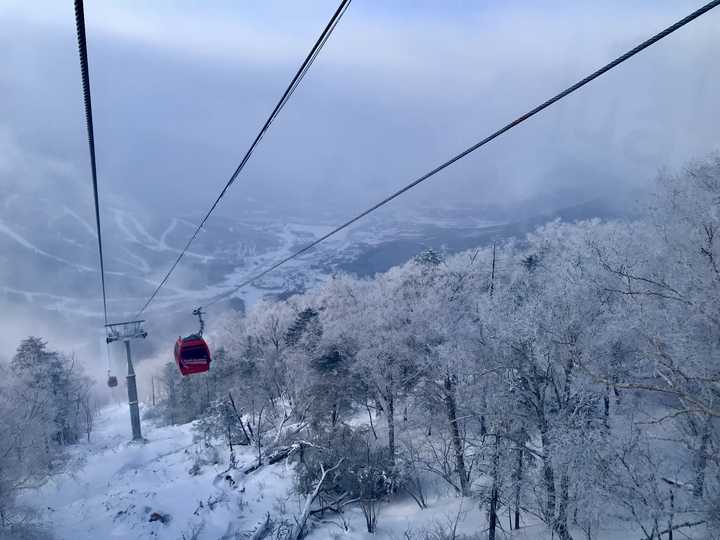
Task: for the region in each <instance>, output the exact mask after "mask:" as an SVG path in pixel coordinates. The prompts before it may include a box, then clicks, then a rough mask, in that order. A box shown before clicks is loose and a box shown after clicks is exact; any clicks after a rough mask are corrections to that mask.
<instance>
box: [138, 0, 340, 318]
mask: <svg viewBox="0 0 720 540" xmlns="http://www.w3.org/2000/svg"><path fill="white" fill-rule="evenodd" d="M350 2H351V0H342V1H341V2H340V5H339V6H338V8H337V9H336V10H335V13H334V14H333V16H332V18H331V19H330V21H329V22H328V24H327V25H326V26H325V29H324V30H323V31H322V33H321V34H320V37H318V39H317V41H316V42H315V44H314V45H313V47H312V49H310V52H309V53H308V55H307V57H306V58H305V60H304V61H303V63H302V64H301V65H300V68H298V70H297V73H295V76H294V77H293V78H292V80H291V81H290V84H289V85H288V87H287V88H286V89H285V92H284V93H283V95H282V97H281V98H280V100H279V101H278V102H277V104H276V105H275V108H274V109H273V111H272V112H271V113H270V116H269V117H268V118H267V120H266V121H265V124H264V125H263V126H262V128H261V129H260V131H259V132H258V134H257V136H256V137H255V140H254V141H253V142H252V144H251V145H250V147H249V148H248V150H247V151H246V153H245V155H244V157H243V158H242V161H241V162H240V164H239V165H238V166H237V168H236V169H235V172H233V174H232V175H231V176H230V179H229V180H228V181H227V183H226V184H225V187H223V189H222V191H221V192H220V195H218V197H217V199H215V202H214V203H213V204H212V206H211V207H210V209H209V210H208V211H207V213H206V214H205V217H203V218H202V221H200V224H199V225H198V226H197V227H196V228H195V231H194V232H193V234H192V235H191V236H190V239H189V240H188V241H187V243H186V244H185V247H184V248H183V249H182V251H181V252H180V254H179V255H178V256H177V258H176V259H175V262H173V264H172V266H170V269H169V270H168V271H167V273H166V274H165V276H164V277H163V279H162V280H161V281H160V283H159V284H158V286H157V287H156V288H155V290H154V291H153V293H152V294H151V295H150V298H148V300H147V302H145V304H144V305H143V307H142V308H140V311H138V313H137V317H139V316H140V315H141V314H142V313H143V311H145V310H146V309H147V307H148V306H149V305H150V304H151V303H152V301H153V300H154V299H155V297H156V296H157V294H158V292H160V289H162V288H163V286H164V285H165V283H167V281H168V279H169V278H170V275H171V274H172V273H173V271H174V270H175V268H176V267H177V265H178V264H179V263H180V261H181V260H182V258H183V257H184V256H185V252H187V250H188V249H189V248H190V245H191V244H192V243H193V242H194V241H195V239H196V238H197V236H198V234H199V233H200V231H201V230H202V228H203V226H204V225H205V222H206V221H207V220H208V218H209V217H210V214H212V213H213V211H214V210H215V208H216V207H217V205H218V204H219V203H220V199H222V198H223V197H224V196H225V193H226V192H227V190H228V189H229V188H230V186H231V185H232V184H233V183H234V182H235V180H236V179H237V177H238V175H239V174H240V172H241V171H242V170H243V168H245V164H246V163H247V162H248V161H249V160H250V156H251V155H252V153H253V151H254V150H255V148H256V147H257V145H258V143H259V142H260V140H261V139H262V138H263V136H264V135H265V133H266V132H267V130H268V128H269V127H270V124H272V123H273V121H274V120H275V118H277V116H278V114H279V113H280V111H281V110H282V108H283V107H284V106H285V104H286V103H287V102H288V100H289V99H290V97H291V96H292V95H293V93H294V92H295V90H296V89H297V87H298V86H299V85H300V82H301V81H302V79H303V78H304V77H305V74H306V73H307V72H308V70H309V69H310V66H312V64H313V62H314V61H315V59H316V58H317V56H318V54H319V53H320V51H321V50H322V48H323V47H324V46H325V43H326V42H327V40H328V38H329V37H330V35H331V34H332V32H333V30H334V29H335V27H336V26H337V24H338V22H339V21H340V19H341V18H342V16H343V14H344V13H345V11H346V10H347V8H348V6H349V5H350Z"/></svg>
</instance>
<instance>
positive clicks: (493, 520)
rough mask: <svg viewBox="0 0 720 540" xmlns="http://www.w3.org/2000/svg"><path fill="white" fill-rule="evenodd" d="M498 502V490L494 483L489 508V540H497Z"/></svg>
mask: <svg viewBox="0 0 720 540" xmlns="http://www.w3.org/2000/svg"><path fill="white" fill-rule="evenodd" d="M497 502H498V490H497V487H496V486H495V485H494V484H493V487H492V492H491V493H490V510H489V514H490V515H489V516H488V518H489V521H490V525H489V527H488V540H495V529H496V528H497Z"/></svg>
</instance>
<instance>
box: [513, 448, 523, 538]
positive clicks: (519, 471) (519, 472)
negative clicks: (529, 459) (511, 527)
mask: <svg viewBox="0 0 720 540" xmlns="http://www.w3.org/2000/svg"><path fill="white" fill-rule="evenodd" d="M517 453H518V456H517V461H516V462H515V530H518V529H519V528H520V492H521V489H520V488H521V486H522V477H523V448H522V447H519V448H518V450H517Z"/></svg>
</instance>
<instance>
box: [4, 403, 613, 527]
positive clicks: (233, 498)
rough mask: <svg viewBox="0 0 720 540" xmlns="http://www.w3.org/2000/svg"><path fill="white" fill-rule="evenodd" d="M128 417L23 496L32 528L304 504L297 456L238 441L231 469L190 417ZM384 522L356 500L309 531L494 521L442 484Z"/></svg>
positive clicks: (275, 514)
mask: <svg viewBox="0 0 720 540" xmlns="http://www.w3.org/2000/svg"><path fill="white" fill-rule="evenodd" d="M128 424H129V420H128V411H127V406H126V405H113V406H110V407H107V408H105V409H104V410H103V411H101V414H100V416H99V417H98V418H97V427H96V429H95V431H94V432H93V435H92V440H91V442H89V443H82V444H80V445H78V446H77V447H75V448H73V449H72V450H71V451H72V458H71V460H70V462H69V463H68V464H67V466H66V470H65V472H63V473H62V474H60V475H58V476H56V477H53V478H52V479H50V480H49V481H48V482H47V484H45V485H44V486H43V487H42V488H40V489H39V490H33V491H30V492H27V493H26V494H25V495H24V496H23V497H22V498H21V500H20V503H21V504H24V505H27V507H28V508H30V509H32V510H33V513H34V514H35V516H36V517H37V518H38V519H39V520H40V521H41V522H43V523H44V529H34V530H33V531H34V532H32V533H30V535H31V537H33V536H36V537H38V538H40V537H44V535H47V538H52V540H97V539H100V538H102V539H105V538H107V539H116V540H136V539H157V540H175V539H182V540H185V539H187V540H190V539H195V540H219V539H227V540H230V539H246V538H261V537H263V536H261V535H262V531H263V530H264V529H265V527H264V526H265V523H266V521H267V517H268V515H269V516H270V518H271V522H273V523H275V525H276V526H277V524H278V523H281V522H285V523H286V524H287V525H288V527H289V526H290V525H291V524H292V523H294V516H297V515H299V514H300V512H301V509H302V504H303V503H304V497H302V496H300V495H298V494H296V492H295V490H294V489H293V485H294V477H293V470H292V466H289V465H287V464H286V463H284V462H281V463H278V464H275V465H264V466H263V467H261V468H259V469H258V470H255V471H253V472H251V473H249V474H244V473H243V472H242V471H243V470H244V469H245V468H247V467H248V466H251V465H253V464H254V463H255V460H256V455H255V453H254V451H253V449H252V448H249V447H240V451H239V452H237V453H236V458H237V460H238V464H237V468H236V469H234V470H228V467H227V463H228V461H229V456H228V452H227V450H223V449H222V448H220V449H219V450H208V449H207V448H206V447H204V445H203V444H202V442H200V441H197V440H195V439H196V437H194V433H193V425H192V424H184V425H178V426H165V427H160V426H158V425H156V424H155V423H153V422H150V421H146V422H144V430H145V431H144V436H145V438H146V442H145V443H144V444H133V443H129V442H128V439H129V425H128ZM194 468H195V469H194ZM379 523H380V524H379V526H378V530H377V532H376V533H375V534H369V533H367V532H365V530H364V528H365V525H364V520H363V516H362V513H361V512H360V510H359V509H358V508H349V509H348V510H347V511H346V512H345V515H344V516H342V517H337V516H335V515H334V514H332V513H330V512H328V513H327V514H326V515H324V516H322V517H318V519H316V520H314V521H313V522H312V524H311V530H310V534H309V535H308V536H307V538H308V539H310V540H322V539H328V538H336V539H340V538H343V539H347V540H369V539H377V540H403V539H415V538H431V539H435V538H441V537H440V536H432V535H433V534H441V533H440V531H447V530H450V529H452V528H456V532H457V533H458V535H466V536H465V537H467V538H470V537H471V538H475V537H478V538H479V537H480V535H479V533H480V532H481V531H482V530H484V529H486V528H487V523H486V520H485V517H484V513H483V512H481V511H480V509H479V508H478V506H477V504H475V503H473V502H472V501H470V500H463V499H461V498H459V497H457V496H455V495H451V494H449V493H448V492H447V490H437V492H435V493H434V494H433V495H432V496H431V497H430V498H429V506H428V508H427V509H425V510H420V509H419V508H418V506H417V505H416V504H415V503H414V502H413V501H412V499H410V498H409V497H408V498H403V497H400V498H398V499H397V500H396V501H394V502H393V503H391V504H388V505H387V506H386V507H384V508H383V509H382V518H381V520H380V522H379ZM256 535H257V536H256ZM18 537H19V536H18ZM269 537H270V538H272V536H271V535H270V536H269ZM508 537H509V538H513V539H516V540H544V539H546V538H550V534H549V533H548V532H547V531H546V530H545V529H544V527H543V526H542V525H541V524H540V523H538V522H536V521H533V520H530V521H529V522H526V523H525V524H524V526H523V527H522V528H521V529H520V530H518V531H514V532H513V534H512V535H510V536H508ZM442 538H445V536H443V537H442ZM448 538H449V537H448ZM594 538H597V539H598V540H604V539H617V540H619V539H621V538H626V536H625V532H623V531H621V530H612V529H611V530H607V531H604V532H603V534H602V535H600V536H597V537H594Z"/></svg>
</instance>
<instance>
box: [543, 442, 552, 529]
mask: <svg viewBox="0 0 720 540" xmlns="http://www.w3.org/2000/svg"><path fill="white" fill-rule="evenodd" d="M541 439H542V445H543V478H544V480H545V495H546V502H545V519H546V521H548V522H549V523H552V521H553V519H554V517H555V471H554V470H553V465H552V458H551V457H550V445H549V443H548V440H547V433H546V432H545V429H543V430H542V432H541Z"/></svg>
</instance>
